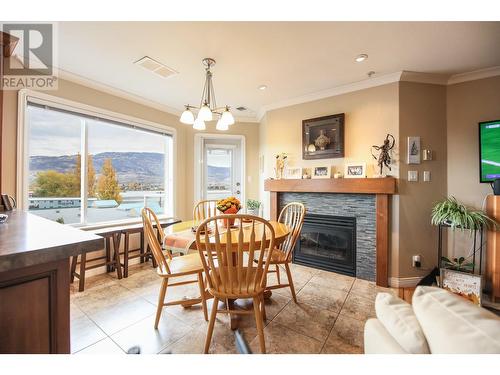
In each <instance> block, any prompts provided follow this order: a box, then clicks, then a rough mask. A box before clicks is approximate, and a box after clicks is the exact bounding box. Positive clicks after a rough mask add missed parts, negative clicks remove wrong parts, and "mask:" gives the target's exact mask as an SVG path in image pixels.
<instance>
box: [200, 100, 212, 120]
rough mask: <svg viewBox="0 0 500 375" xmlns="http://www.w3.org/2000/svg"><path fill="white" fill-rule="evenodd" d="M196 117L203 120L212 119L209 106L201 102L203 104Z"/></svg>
mask: <svg viewBox="0 0 500 375" xmlns="http://www.w3.org/2000/svg"><path fill="white" fill-rule="evenodd" d="M198 118H200V119H202V120H203V121H212V111H211V110H210V107H209V106H208V105H206V104H203V106H202V107H201V108H200V112H198Z"/></svg>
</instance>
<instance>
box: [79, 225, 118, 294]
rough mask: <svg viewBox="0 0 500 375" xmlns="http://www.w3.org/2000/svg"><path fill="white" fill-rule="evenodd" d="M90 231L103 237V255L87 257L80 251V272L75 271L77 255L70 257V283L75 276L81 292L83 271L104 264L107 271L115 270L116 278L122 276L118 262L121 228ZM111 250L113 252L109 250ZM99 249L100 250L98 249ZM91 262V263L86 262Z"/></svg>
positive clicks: (82, 289) (83, 285) (83, 283)
mask: <svg viewBox="0 0 500 375" xmlns="http://www.w3.org/2000/svg"><path fill="white" fill-rule="evenodd" d="M92 233H94V234H97V235H99V236H102V237H104V238H105V255H103V256H100V257H97V258H92V259H87V253H82V254H81V255H80V272H76V267H77V263H78V255H75V256H73V257H72V259H71V281H70V282H71V283H73V282H74V280H75V277H76V278H77V279H78V280H79V283H78V291H79V292H83V291H84V290H85V272H86V271H87V270H91V269H94V268H98V267H103V266H106V271H107V272H113V271H116V275H117V277H118V279H121V278H122V268H121V264H120V250H119V249H120V241H121V234H122V233H121V230H116V229H113V230H110V229H109V228H108V229H102V230H97V231H92ZM111 241H113V249H112V248H111ZM111 250H113V254H112V252H111ZM99 251H101V250H99ZM100 260H104V261H103V262H98V263H94V262H96V261H100ZM87 262H91V263H92V264H90V265H89V264H87Z"/></svg>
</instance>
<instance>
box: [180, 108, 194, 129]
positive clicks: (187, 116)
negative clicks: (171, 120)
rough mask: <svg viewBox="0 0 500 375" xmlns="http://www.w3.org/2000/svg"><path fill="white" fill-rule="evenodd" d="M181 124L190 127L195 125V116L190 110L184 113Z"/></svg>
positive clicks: (187, 109)
mask: <svg viewBox="0 0 500 375" xmlns="http://www.w3.org/2000/svg"><path fill="white" fill-rule="evenodd" d="M180 122H182V123H183V124H188V125H193V124H194V114H193V112H192V111H191V110H190V109H189V108H186V110H185V111H184V112H182V115H181V119H180Z"/></svg>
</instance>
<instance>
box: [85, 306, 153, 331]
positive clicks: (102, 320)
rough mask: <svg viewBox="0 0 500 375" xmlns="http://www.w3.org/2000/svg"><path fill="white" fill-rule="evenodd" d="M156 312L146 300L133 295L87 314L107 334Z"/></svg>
mask: <svg viewBox="0 0 500 375" xmlns="http://www.w3.org/2000/svg"><path fill="white" fill-rule="evenodd" d="M155 312H156V307H155V306H153V305H152V304H151V303H149V302H147V301H146V300H144V299H142V298H140V297H135V298H132V299H125V300H121V301H117V302H116V303H115V304H114V305H111V306H109V305H107V306H106V307H104V308H102V309H100V310H93V311H92V312H91V313H87V315H88V316H89V317H90V318H91V319H92V320H93V321H94V322H95V323H96V324H97V325H98V326H99V327H100V328H101V329H102V330H103V331H104V332H105V333H106V334H108V335H112V334H113V333H116V332H118V331H119V330H121V329H123V328H126V327H128V326H130V325H132V324H134V323H136V322H138V321H140V320H142V319H144V318H146V317H148V316H150V315H152V314H154V313H155Z"/></svg>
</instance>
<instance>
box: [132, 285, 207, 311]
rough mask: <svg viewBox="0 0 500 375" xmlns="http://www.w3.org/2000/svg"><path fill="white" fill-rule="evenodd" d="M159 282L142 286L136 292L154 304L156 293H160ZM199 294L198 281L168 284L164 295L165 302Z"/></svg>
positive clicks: (156, 301) (195, 296) (155, 302)
mask: <svg viewBox="0 0 500 375" xmlns="http://www.w3.org/2000/svg"><path fill="white" fill-rule="evenodd" d="M172 280H173V281H172V282H179V281H181V280H177V279H172ZM160 286H161V283H159V284H158V285H154V284H151V285H149V286H147V287H145V288H143V289H142V290H141V291H140V292H138V294H139V295H140V296H141V297H142V298H144V299H145V300H147V301H149V302H150V303H153V304H154V305H155V306H156V304H157V303H158V295H159V293H160ZM199 296H200V288H199V286H198V283H193V284H186V285H179V286H168V287H167V294H166V295H165V302H170V301H178V300H181V299H184V298H188V299H189V298H198V297H199Z"/></svg>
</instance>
